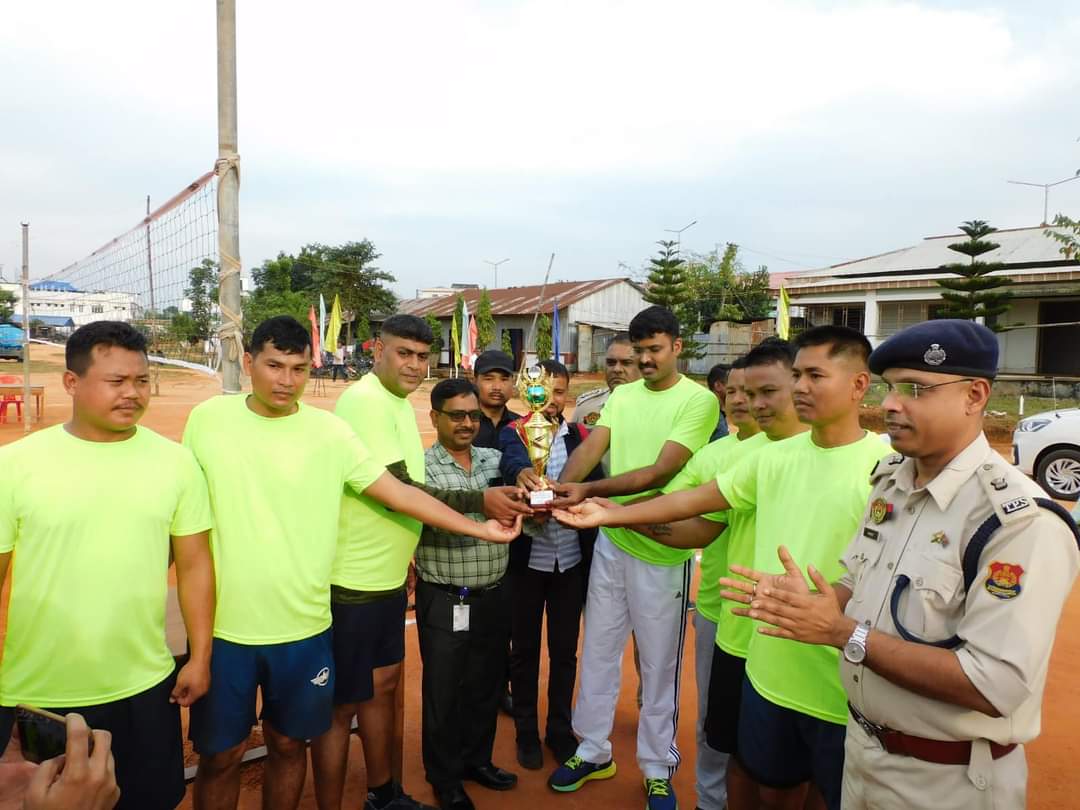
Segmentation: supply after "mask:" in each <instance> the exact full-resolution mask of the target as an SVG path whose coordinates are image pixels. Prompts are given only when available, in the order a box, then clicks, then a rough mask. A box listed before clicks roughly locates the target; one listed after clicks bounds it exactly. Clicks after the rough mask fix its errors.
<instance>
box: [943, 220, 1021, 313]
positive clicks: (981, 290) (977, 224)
mask: <svg viewBox="0 0 1080 810" xmlns="http://www.w3.org/2000/svg"><path fill="white" fill-rule="evenodd" d="M960 230H962V231H963V232H964V233H965V234H967V237H968V240H967V241H966V242H955V243H953V244H951V245H949V250H953V251H956V252H957V253H962V254H963V255H965V256H967V257H968V258H969V259H970V261H969V262H968V263H967V264H965V263H963V262H956V263H954V264H945V265H942V266H941V268H940V269H942V270H944V271H946V272H948V273H953V274H954V275H957V276H959V278H943V279H938V282H937V283H938V286H940V287H942V288H944V291H943V292H942V293H941V297H942V299H943V300H944V301H945V302H946V306H945V307H944V308H943V309H942V311H941V316H942V317H944V318H963V319H965V320H969V321H973V320H975V319H976V318H980V317H981V318H989V319H994V318H996V317H997V316H998V315H1003V314H1004V313H1006V312H1008V310H1009V299H1010V298H1012V293H1011V292H1009V291H1008V290H1001V289H1000V288H1002V287H1005V286H1008V285H1009V284H1012V279H1010V278H1008V277H1007V276H995V275H991V274H992V273H994V272H995V271H997V270H1001V269H1002V268H1003V267H1004V266H1005V265H1003V264H1002V263H1000V262H983V261H979V258H978V257H979V256H982V255H983V254H984V253H989V252H990V251H992V250H997V249H998V248H999V247H1001V246H1000V245H999V244H997V243H996V242H991V241H989V240H988V239H985V238H984V237H986V236H988V235H990V234H992V233H993V232H994V231H996V230H997V229H996V228H991V227H990V226H989V225H988V224H987V223H985V222H983V221H982V220H981V219H975V220H971V221H970V222H964V223H963V224H961V225H960ZM987 326H989V327H990V328H991V329H993V330H994V331H995V332H997V331H1000V330H1001V327H1000V326H998V325H997V324H996V323H994V322H993V320H991V323H989V324H987Z"/></svg>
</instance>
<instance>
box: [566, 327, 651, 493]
mask: <svg viewBox="0 0 1080 810" xmlns="http://www.w3.org/2000/svg"><path fill="white" fill-rule="evenodd" d="M640 379H641V369H640V368H638V362H637V357H636V356H635V355H634V345H633V344H632V343H631V342H630V335H628V334H627V333H625V332H619V333H618V334H617V335H615V337H613V338H612V339H611V343H609V344H608V348H607V354H606V355H605V356H604V381H605V382H606V383H607V387H606V388H594V389H592V390H591V391H586V392H585V393H584V394H580V395H579V396H578V398H577V400H576V401H575V402H574V421H575V422H580V423H581V424H583V425H585V427H587V428H590V429H591V428H592V426H593V425H595V424H596V421H597V420H598V419H599V418H600V411H602V410H603V409H604V403H606V402H607V401H608V397H610V396H611V392H612V391H614V390H615V387H616V386H618V385H622V384H623V383H629V382H634V381H635V380H640ZM609 456H610V450H609V451H608V452H607V453H604V457H603V458H602V459H600V467H601V468H602V469H603V470H604V474H605V475H606V474H607V471H608V461H609Z"/></svg>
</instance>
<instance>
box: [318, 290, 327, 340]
mask: <svg viewBox="0 0 1080 810" xmlns="http://www.w3.org/2000/svg"><path fill="white" fill-rule="evenodd" d="M319 346H320V347H321V348H325V347H326V299H325V298H323V295H322V293H319Z"/></svg>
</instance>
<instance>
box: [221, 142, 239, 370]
mask: <svg viewBox="0 0 1080 810" xmlns="http://www.w3.org/2000/svg"><path fill="white" fill-rule="evenodd" d="M228 172H235V173H236V186H237V188H239V187H240V155H238V154H236V153H235V152H233V153H231V154H229V155H226V156H224V157H220V158H218V159H217V161H216V162H215V163H214V173H215V174H216V175H217V177H218V186H217V194H218V201H217V203H218V205H217V210H218V212H219V214H220V212H221V188H222V185H223V183H222V182H221V180H222V178H223V177H224V176H225V175H226V174H227V173H228ZM218 259H219V262H220V269H219V276H218V284H219V289H220V288H221V287H224V286H225V282H226V280H228V279H230V278H231V277H232V276H239V275H240V257H239V256H233V255H231V254H230V253H228V252H227V251H226V250H225V247H224V231H223V229H222V228H220V227H219V228H218ZM218 309H219V310H220V311H221V325H220V326H219V327H218V338H219V340H220V342H221V352H220V354H219V355H218V370H220V369H221V362H222V360H223V359H224V358H225V353H226V352H228V357H229V360H230V361H231V362H238V361H239V360H240V357H241V356H242V355H243V354H244V324H243V314H242V313H241V312H234V311H233V310H231V309H229V307H227V306H226V305H225V304H224V302H222V300H221V296H220V295H219V296H218Z"/></svg>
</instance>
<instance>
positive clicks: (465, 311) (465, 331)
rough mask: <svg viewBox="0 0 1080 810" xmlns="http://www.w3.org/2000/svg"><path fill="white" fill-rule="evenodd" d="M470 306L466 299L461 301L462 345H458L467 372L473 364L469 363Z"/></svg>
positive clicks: (459, 354) (459, 355)
mask: <svg viewBox="0 0 1080 810" xmlns="http://www.w3.org/2000/svg"><path fill="white" fill-rule="evenodd" d="M470 354H471V352H470V350H469V305H468V304H466V303H465V298H464V297H462V299H461V343H460V344H459V345H458V357H459V358H461V367H462V368H464V369H465V370H466V371H467V370H468V369H469V368H470V367H471V365H472V364H471V363H469V362H468V359H469V355H470Z"/></svg>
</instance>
